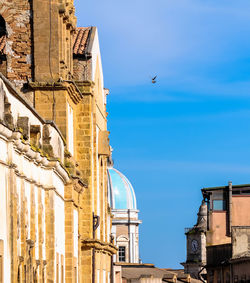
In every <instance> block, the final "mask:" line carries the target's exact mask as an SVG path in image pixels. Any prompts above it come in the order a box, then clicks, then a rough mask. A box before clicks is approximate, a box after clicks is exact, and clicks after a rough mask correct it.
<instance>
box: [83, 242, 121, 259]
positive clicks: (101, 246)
mask: <svg viewBox="0 0 250 283" xmlns="http://www.w3.org/2000/svg"><path fill="white" fill-rule="evenodd" d="M81 246H82V248H83V249H91V248H95V249H96V250H97V251H100V252H106V253H108V254H110V255H113V254H116V252H117V250H118V249H117V247H116V246H115V245H113V244H111V243H107V242H103V241H101V240H97V239H83V240H82V241H81Z"/></svg>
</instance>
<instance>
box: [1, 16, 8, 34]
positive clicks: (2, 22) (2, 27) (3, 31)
mask: <svg viewBox="0 0 250 283" xmlns="http://www.w3.org/2000/svg"><path fill="white" fill-rule="evenodd" d="M6 34H7V30H6V23H5V20H4V18H3V17H2V16H1V15H0V37H2V36H5V35H6Z"/></svg>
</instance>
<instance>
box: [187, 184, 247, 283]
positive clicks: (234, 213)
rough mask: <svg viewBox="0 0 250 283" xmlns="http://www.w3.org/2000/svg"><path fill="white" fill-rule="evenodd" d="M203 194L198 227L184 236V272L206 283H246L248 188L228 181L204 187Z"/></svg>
mask: <svg viewBox="0 0 250 283" xmlns="http://www.w3.org/2000/svg"><path fill="white" fill-rule="evenodd" d="M202 195H203V203H202V205H201V209H200V211H199V213H198V216H199V217H200V220H199V221H198V224H199V225H195V226H194V227H193V228H191V229H189V230H188V231H187V233H186V235H187V261H186V262H185V263H183V265H184V266H185V271H186V272H190V273H192V272H194V273H195V274H196V277H197V278H198V277H199V278H203V280H204V279H206V280H207V282H208V283H231V282H235V283H238V282H242V283H243V282H248V281H249V280H250V269H249V267H250V217H249V205H250V198H249V196H250V185H248V184H245V185H232V183H231V182H229V183H228V185H227V186H221V187H211V188H203V189H202ZM204 256H205V257H204ZM204 275H205V276H204Z"/></svg>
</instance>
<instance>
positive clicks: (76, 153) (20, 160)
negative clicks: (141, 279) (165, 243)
mask: <svg viewBox="0 0 250 283" xmlns="http://www.w3.org/2000/svg"><path fill="white" fill-rule="evenodd" d="M0 72H1V80H0V121H1V122H0V142H1V146H0V151H1V152H0V179H1V184H3V185H2V187H1V188H2V190H1V191H0V194H1V197H0V202H1V208H0V218H1V221H2V220H3V223H4V224H3V225H1V226H0V282H1V283H2V282H4V283H8V282H100V283H104V282H109V281H110V279H111V278H112V270H111V269H112V256H113V254H114V253H116V248H115V246H114V245H113V243H112V241H111V237H110V234H111V210H110V208H109V204H108V191H107V187H108V186H107V159H108V156H109V154H110V152H109V151H110V150H109V148H110V147H109V139H108V134H109V133H108V131H107V118H106V117H107V113H106V95H107V94H108V91H107V90H106V89H104V83H103V73H102V65H101V55H100V48H99V41H98V33H97V29H96V28H94V27H91V28H76V18H75V15H74V5H73V1H64V0H62V1H61V0H60V1H59V0H55V1H49V0H44V1H39V0H34V1H32V4H31V2H30V1H29V0H12V1H8V2H6V1H5V0H4V1H3V0H0Z"/></svg>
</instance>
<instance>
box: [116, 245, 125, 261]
mask: <svg viewBox="0 0 250 283" xmlns="http://www.w3.org/2000/svg"><path fill="white" fill-rule="evenodd" d="M118 255H119V262H125V260H126V247H119V251H118Z"/></svg>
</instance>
